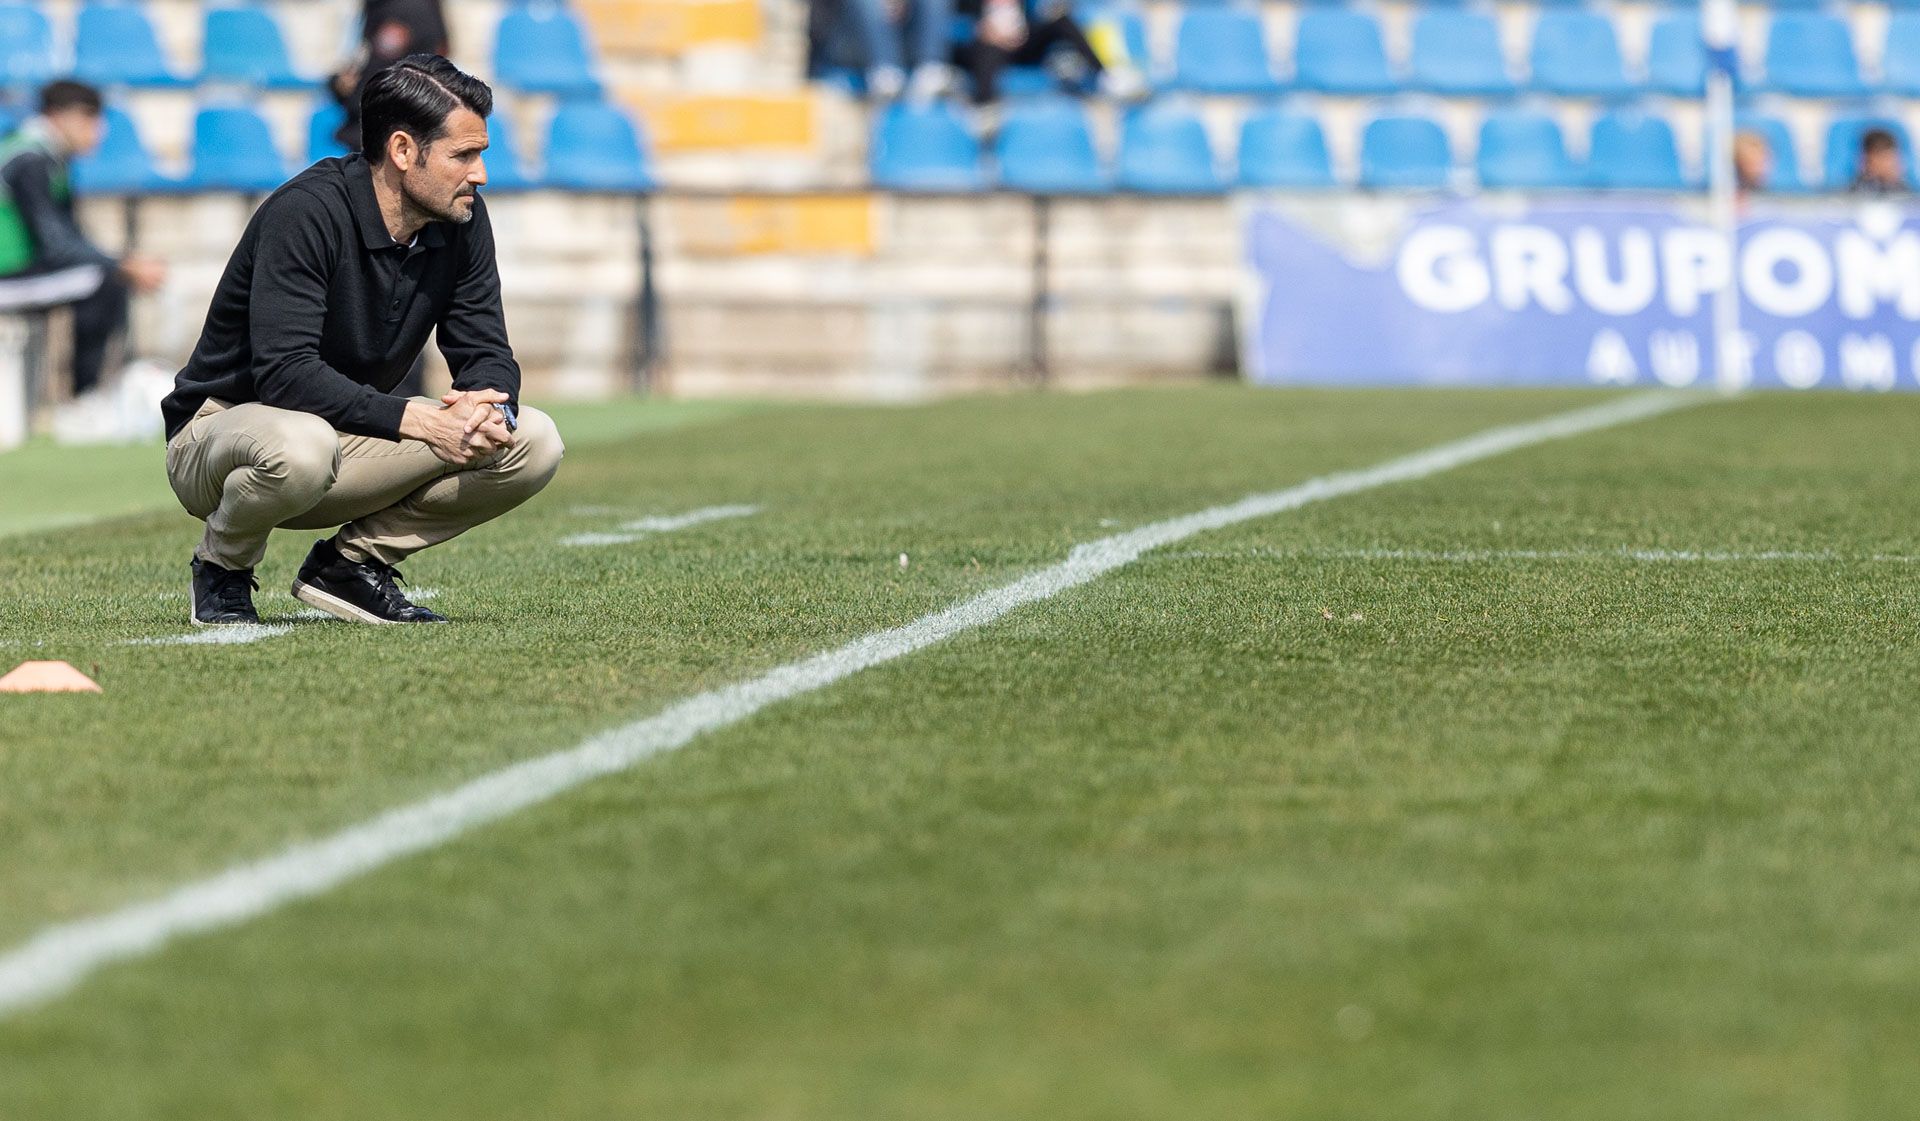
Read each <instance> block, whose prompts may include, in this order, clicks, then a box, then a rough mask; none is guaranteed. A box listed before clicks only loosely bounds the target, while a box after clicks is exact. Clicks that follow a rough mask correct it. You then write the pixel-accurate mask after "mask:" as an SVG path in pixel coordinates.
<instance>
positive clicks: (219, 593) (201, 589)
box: [193, 557, 260, 627]
mask: <svg viewBox="0 0 1920 1121" xmlns="http://www.w3.org/2000/svg"><path fill="white" fill-rule="evenodd" d="M259 587H260V581H258V580H255V579H254V578H253V569H251V568H221V567H220V566H219V565H217V564H214V563H213V562H212V561H203V560H201V559H200V558H199V557H195V558H193V625H194V626H196V627H231V626H235V625H237V624H240V623H258V622H259V621H260V613H259V612H258V611H255V610H254V609H253V593H254V590H255V589H257V588H259Z"/></svg>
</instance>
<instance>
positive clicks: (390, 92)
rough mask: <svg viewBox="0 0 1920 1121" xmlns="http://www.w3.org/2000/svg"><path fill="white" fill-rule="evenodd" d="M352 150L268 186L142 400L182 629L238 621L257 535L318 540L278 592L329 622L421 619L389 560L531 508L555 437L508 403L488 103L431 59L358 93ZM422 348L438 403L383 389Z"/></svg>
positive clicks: (514, 395)
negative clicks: (437, 358) (163, 373)
mask: <svg viewBox="0 0 1920 1121" xmlns="http://www.w3.org/2000/svg"><path fill="white" fill-rule="evenodd" d="M365 107H366V113H365V132H364V135H363V137H362V140H363V145H364V149H365V151H366V152H367V153H368V154H367V155H365V156H360V155H352V156H346V157H342V158H337V159H326V160H321V161H320V162H319V163H317V164H314V165H313V166H312V167H310V168H308V169H307V170H306V171H304V172H302V173H300V174H299V175H297V176H295V177H294V178H293V180H292V181H291V182H289V183H287V184H286V185H285V186H283V187H281V188H280V189H279V190H277V191H275V192H274V193H273V194H272V195H271V196H269V197H268V199H267V201H266V202H265V203H264V204H262V205H261V207H260V209H259V211H258V212H256V213H255V214H254V217H253V220H252V221H251V222H250V223H248V225H247V229H246V232H245V233H244V234H243V235H242V237H241V240H240V245H239V247H238V248H236V249H235V250H234V253H233V257H232V259H231V260H229V261H228V262H227V268H226V272H225V273H224V274H223V275H222V276H221V278H220V284H219V287H218V288H217V289H216V290H215V292H214V297H213V305H212V307H211V308H210V309H209V311H208V313H207V324H206V328H205V330H204V331H203V332H202V333H201V336H200V342H199V345H198V346H196V347H195V349H194V352H193V357H192V358H191V359H190V360H189V361H188V363H187V365H186V368H185V369H183V370H181V371H180V375H179V377H178V378H177V379H176V381H175V387H174V391H173V393H172V394H170V395H169V396H168V397H167V399H166V401H165V402H164V403H163V405H162V412H163V413H164V415H165V418H166V425H167V477H168V481H169V482H170V483H171V484H172V486H173V491H174V494H175V495H176V496H178V497H179V499H180V503H181V505H182V506H184V507H186V509H187V511H188V512H189V513H191V514H193V515H194V516H195V517H197V518H201V519H203V520H204V521H205V522H206V523H207V528H206V533H205V535H204V536H203V537H202V538H201V541H200V545H199V547H198V548H196V549H195V550H194V555H193V561H192V570H193V581H192V589H193V599H192V619H193V621H194V622H195V623H196V624H201V625H208V624H228V623H254V622H258V621H259V615H258V614H257V612H256V611H255V609H254V606H253V598H252V592H253V589H255V588H257V587H258V586H259V585H258V583H257V582H256V581H255V580H254V578H253V570H254V566H255V565H256V564H258V563H259V561H260V559H261V558H262V556H263V555H264V554H265V552H266V547H267V538H268V536H269V534H270V533H271V532H272V531H273V530H274V529H276V528H286V529H323V528H327V527H332V526H339V527H340V529H339V532H337V533H336V534H334V535H333V536H332V537H331V538H329V539H326V540H323V541H320V542H318V543H317V544H315V545H314V547H313V550H312V551H311V552H310V553H309V554H308V555H307V559H306V562H305V563H304V564H303V565H301V567H300V573H299V576H298V578H297V579H295V580H294V583H293V594H294V596H295V597H296V598H298V599H300V600H301V601H303V602H305V603H307V604H309V605H311V606H313V607H316V608H319V609H320V610H321V611H324V612H326V613H328V614H330V615H333V616H335V617H337V618H341V619H346V620H348V621H351V622H362V623H437V622H444V621H445V620H444V619H442V618H441V617H440V616H439V615H437V614H435V613H433V612H432V611H429V610H427V609H426V608H424V607H418V606H416V605H414V604H412V603H410V602H408V601H407V598H406V596H405V595H403V594H402V593H401V591H400V589H399V582H400V581H399V573H398V571H397V570H396V569H395V567H394V566H395V565H397V564H399V563H400V562H401V561H402V560H404V559H405V558H406V557H408V556H410V555H412V554H413V553H416V552H418V551H420V550H421V549H425V548H428V547H429V546H432V545H437V544H439V543H440V542H442V541H446V540H448V539H450V538H452V537H455V536H458V535H459V534H461V533H464V532H465V531H467V530H469V529H471V528H473V527H474V526H476V525H480V524H481V523H483V522H487V521H491V520H493V519H494V518H497V517H499V516H501V515H502V514H505V513H506V512H507V511H509V510H512V509H513V508H515V507H516V506H519V505H520V504H521V503H523V502H525V501H526V500H527V499H529V498H532V497H533V496H534V495H535V494H537V493H539V491H540V490H541V488H543V487H545V486H546V485H547V483H548V481H549V480H551V479H552V478H553V475H554V472H555V471H556V470H558V469H559V466H560V458H561V455H562V453H563V451H564V449H563V447H562V445H561V442H560V434H559V432H558V430H556V429H555V428H554V425H553V422H552V421H551V420H549V419H548V418H547V417H546V416H545V415H543V414H541V413H540V412H538V411H536V410H534V409H530V408H521V407H520V405H519V402H518V397H519V392H520V367H519V364H518V363H516V362H515V361H514V357H513V350H512V347H511V346H510V345H509V344H508V342H507V331H506V322H505V320H504V318H503V317H502V315H501V310H500V274H499V270H498V268H497V267H496V265H495V261H494V242H493V228H492V226H491V224H490V223H489V221H488V219H487V208H486V204H485V203H483V202H482V201H481V199H480V195H479V189H480V188H481V187H483V186H485V185H486V182H487V172H486V163H485V161H484V159H483V158H482V155H481V153H482V152H484V151H485V149H486V147H487V125H486V117H487V115H488V114H489V113H490V112H491V111H492V109H493V91H492V90H490V89H488V88H487V86H486V84H485V83H483V82H481V81H480V80H478V79H476V78H474V77H472V76H470V75H468V74H464V73H462V72H461V71H460V70H459V69H457V68H456V67H455V66H454V65H453V64H452V63H451V62H448V61H447V60H446V59H444V58H441V57H439V56H437V55H433V56H430V55H415V56H411V57H409V58H405V59H402V60H401V61H400V62H399V63H397V64H396V65H394V66H391V67H389V68H387V69H386V70H383V71H381V72H380V73H379V74H376V75H374V77H373V78H372V79H371V80H370V81H369V82H368V83H367V88H366V96H365ZM429 332H437V338H438V340H439V345H440V351H441V353H442V354H444V355H445V356H446V359H447V364H448V366H449V367H450V368H451V370H452V373H453V392H451V393H448V394H447V395H446V396H444V397H442V398H441V399H440V400H438V401H433V400H429V399H427V398H424V397H415V398H411V399H409V398H405V397H399V396H395V395H393V394H392V392H391V391H392V390H393V389H394V387H395V386H396V385H397V384H398V383H399V381H400V379H401V377H402V376H403V375H404V374H405V373H406V371H407V368H408V367H409V366H410V365H411V364H412V363H413V361H414V359H415V358H416V357H417V356H418V355H419V354H420V351H421V349H422V348H423V347H424V346H425V345H426V340H427V336H428V334H429Z"/></svg>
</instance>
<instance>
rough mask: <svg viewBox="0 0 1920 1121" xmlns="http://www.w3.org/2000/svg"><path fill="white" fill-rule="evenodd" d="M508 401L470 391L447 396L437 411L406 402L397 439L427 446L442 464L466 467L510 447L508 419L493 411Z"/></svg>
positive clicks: (483, 391) (491, 391)
mask: <svg viewBox="0 0 1920 1121" xmlns="http://www.w3.org/2000/svg"><path fill="white" fill-rule="evenodd" d="M509 400H510V398H509V397H508V396H507V395H506V394H504V393H502V392H500V391H499V390H497V389H473V390H467V391H465V392H461V391H458V390H456V391H454V392H452V393H448V394H446V395H444V396H442V397H441V398H440V404H439V406H437V407H436V406H434V405H430V404H427V403H426V402H424V401H409V402H408V403H407V411H406V415H405V416H404V417H403V418H402V420H401V422H400V435H402V436H404V437H406V438H407V439H410V440H419V441H420V442H422V443H424V444H426V445H427V447H429V448H431V449H432V450H433V454H434V455H436V456H439V457H440V459H441V461H442V462H445V463H451V464H453V465H454V466H456V467H465V466H466V465H468V464H470V463H472V462H474V461H475V460H480V459H485V458H486V457H487V456H490V455H492V454H493V453H495V452H497V451H499V450H501V449H502V448H510V447H512V446H513V432H512V430H510V429H509V428H508V427H507V418H506V417H505V416H504V415H502V414H501V412H500V410H499V409H496V408H494V406H495V405H504V404H506V403H507V402H508V401H509Z"/></svg>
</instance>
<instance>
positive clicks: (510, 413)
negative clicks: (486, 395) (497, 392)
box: [493, 401, 520, 432]
mask: <svg viewBox="0 0 1920 1121" xmlns="http://www.w3.org/2000/svg"><path fill="white" fill-rule="evenodd" d="M493 407H494V408H496V409H499V410H500V419H501V420H504V421H506V422H507V431H509V432H518V431H520V414H519V413H517V412H514V410H513V406H512V405H506V404H502V403H500V402H498V401H495V402H494V403H493Z"/></svg>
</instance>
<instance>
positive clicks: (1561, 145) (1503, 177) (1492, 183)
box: [1475, 109, 1581, 190]
mask: <svg viewBox="0 0 1920 1121" xmlns="http://www.w3.org/2000/svg"><path fill="white" fill-rule="evenodd" d="M1475 162H1476V165H1477V167H1478V169H1479V172H1480V184H1481V186H1484V187H1493V188H1517V189H1522V190H1530V189H1540V188H1554V187H1576V186H1579V185H1580V181H1581V176H1580V172H1579V169H1578V168H1576V167H1575V166H1574V164H1573V161H1572V160H1571V159H1569V158H1568V157H1567V146H1566V141H1565V140H1564V139H1563V138H1562V137H1561V135H1560V125H1559V123H1558V122H1556V121H1555V120H1554V119H1553V118H1552V117H1550V116H1548V115H1546V114H1545V113H1536V112H1532V111H1530V110H1522V109H1513V110H1507V111H1504V112H1498V113H1493V114H1491V115H1489V116H1488V117H1487V119H1486V120H1485V121H1482V122H1481V124H1480V150H1479V153H1478V155H1477V156H1476V157H1475Z"/></svg>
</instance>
